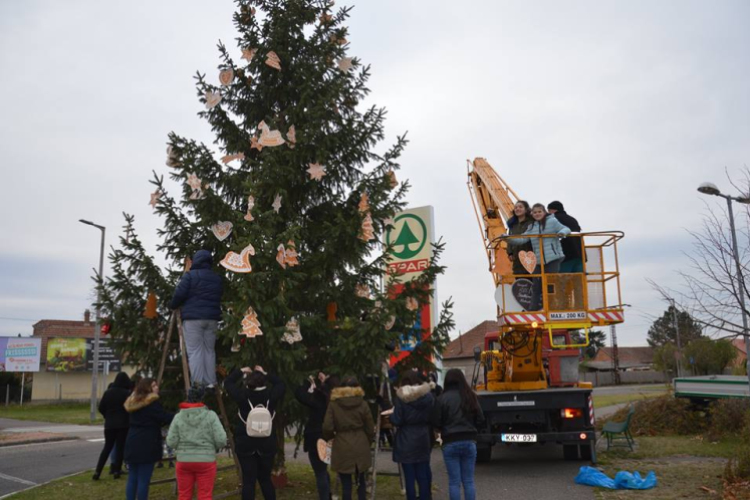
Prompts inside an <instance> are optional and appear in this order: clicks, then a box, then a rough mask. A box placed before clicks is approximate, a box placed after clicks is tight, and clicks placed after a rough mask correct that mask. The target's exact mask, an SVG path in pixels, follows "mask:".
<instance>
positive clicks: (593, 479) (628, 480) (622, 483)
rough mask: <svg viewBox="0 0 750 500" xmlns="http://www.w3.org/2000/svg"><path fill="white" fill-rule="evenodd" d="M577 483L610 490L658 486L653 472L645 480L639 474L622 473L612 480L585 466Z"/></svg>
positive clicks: (579, 473) (646, 488)
mask: <svg viewBox="0 0 750 500" xmlns="http://www.w3.org/2000/svg"><path fill="white" fill-rule="evenodd" d="M575 481H576V484H583V485H586V486H598V487H599V488H607V489H610V490H648V489H651V488H653V487H654V486H656V474H654V471H651V472H649V473H648V474H647V475H646V477H645V478H644V477H641V475H640V474H639V473H638V472H633V473H630V472H626V471H620V472H618V473H617V474H616V475H615V478H614V479H612V478H610V477H609V476H607V475H606V474H605V473H603V472H602V471H600V470H599V469H595V468H593V467H588V466H585V465H584V466H583V467H581V470H579V471H578V475H577V476H576V479H575Z"/></svg>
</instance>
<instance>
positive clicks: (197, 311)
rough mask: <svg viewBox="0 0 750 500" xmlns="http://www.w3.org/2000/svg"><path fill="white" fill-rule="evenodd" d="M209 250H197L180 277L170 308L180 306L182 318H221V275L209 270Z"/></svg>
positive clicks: (210, 262)
mask: <svg viewBox="0 0 750 500" xmlns="http://www.w3.org/2000/svg"><path fill="white" fill-rule="evenodd" d="M211 264H212V260H211V252H209V251H208V250H198V251H197V252H195V255H194V256H193V264H192V265H191V267H190V271H188V272H187V273H185V275H184V276H183V277H182V279H180V283H179V284H178V285H177V289H176V290H175V291H174V296H173V297H172V302H170V303H169V307H170V309H177V308H178V307H181V308H182V314H181V316H182V319H183V321H184V320H187V319H215V320H220V319H221V294H222V293H223V290H224V289H223V286H222V282H221V277H220V276H219V275H218V274H216V273H215V272H213V271H212V270H211Z"/></svg>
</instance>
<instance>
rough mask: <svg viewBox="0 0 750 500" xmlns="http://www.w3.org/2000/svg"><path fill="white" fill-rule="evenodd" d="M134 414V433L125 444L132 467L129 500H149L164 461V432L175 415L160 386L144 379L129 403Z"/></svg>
mask: <svg viewBox="0 0 750 500" xmlns="http://www.w3.org/2000/svg"><path fill="white" fill-rule="evenodd" d="M124 406H125V410H126V411H127V412H128V413H129V414H130V429H129V430H128V437H127V439H126V440H125V462H126V463H127V464H128V465H129V466H130V469H129V471H128V484H127V486H126V489H125V498H127V500H135V498H136V495H137V496H138V500H148V486H149V483H150V482H151V476H152V475H153V473H154V466H155V465H156V462H158V461H159V460H161V456H162V443H161V428H162V427H163V426H165V425H168V424H169V423H171V422H172V419H173V418H174V413H171V412H168V411H166V410H165V409H164V408H163V407H162V405H161V403H160V402H159V386H158V385H157V383H156V381H155V380H154V379H152V378H143V379H141V380H140V381H139V382H138V385H136V387H135V390H134V391H133V394H131V395H130V397H129V398H128V399H127V401H125V405H124Z"/></svg>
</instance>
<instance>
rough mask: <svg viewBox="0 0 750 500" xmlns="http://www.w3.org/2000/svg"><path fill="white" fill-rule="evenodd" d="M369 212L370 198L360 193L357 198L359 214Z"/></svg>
mask: <svg viewBox="0 0 750 500" xmlns="http://www.w3.org/2000/svg"><path fill="white" fill-rule="evenodd" d="M368 210H370V196H369V195H368V194H367V193H362V196H360V197H359V213H365V212H367V211H368Z"/></svg>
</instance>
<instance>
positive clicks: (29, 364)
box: [0, 337, 42, 372]
mask: <svg viewBox="0 0 750 500" xmlns="http://www.w3.org/2000/svg"><path fill="white" fill-rule="evenodd" d="M41 351H42V339H39V338H36V339H35V338H29V337H25V338H24V337H3V338H0V371H3V372H38V371H39V355H40V353H41Z"/></svg>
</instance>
